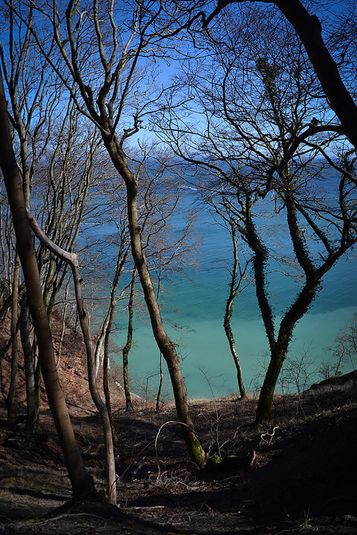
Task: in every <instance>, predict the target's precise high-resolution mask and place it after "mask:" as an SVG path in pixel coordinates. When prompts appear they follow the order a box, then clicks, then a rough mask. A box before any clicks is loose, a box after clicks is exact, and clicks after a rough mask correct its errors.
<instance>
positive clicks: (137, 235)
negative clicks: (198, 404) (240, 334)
mask: <svg viewBox="0 0 357 535" xmlns="http://www.w3.org/2000/svg"><path fill="white" fill-rule="evenodd" d="M126 186H127V203H128V218H129V230H130V238H131V247H132V253H133V258H134V261H135V265H136V268H137V270H138V273H139V277H140V282H141V286H142V288H143V292H144V296H145V301H146V305H147V308H148V311H149V315H150V320H151V325H152V330H153V334H154V337H155V339H156V343H157V345H158V347H159V350H160V351H161V353H162V354H163V357H164V359H165V361H166V364H167V367H168V369H169V374H170V378H171V383H172V388H173V392H174V397H175V405H176V411H177V416H178V419H179V421H180V422H182V423H184V424H185V425H184V426H182V427H183V433H184V438H185V442H186V446H187V450H188V452H189V455H190V456H191V458H192V460H193V461H194V462H195V463H196V464H197V465H198V466H203V465H204V464H205V461H206V453H205V451H204V449H203V447H202V445H201V442H200V440H199V438H198V436H197V434H196V432H195V430H194V427H193V423H192V420H191V418H190V415H189V410H188V403H187V393H186V387H185V383H184V379H183V376H182V372H181V368H180V361H179V357H178V354H177V352H176V348H175V344H174V343H173V341H172V340H171V339H170V338H169V336H168V335H167V333H166V330H165V328H164V325H163V322H162V318H161V313H160V307H159V304H158V302H157V299H156V295H155V291H154V287H153V284H152V280H151V276H150V273H149V269H148V266H147V261H146V258H145V255H144V253H143V250H142V243H141V229H140V225H139V219H138V213H137V188H136V184H135V182H134V181H133V179H132V178H131V181H130V182H129V180H128V179H127V180H126Z"/></svg>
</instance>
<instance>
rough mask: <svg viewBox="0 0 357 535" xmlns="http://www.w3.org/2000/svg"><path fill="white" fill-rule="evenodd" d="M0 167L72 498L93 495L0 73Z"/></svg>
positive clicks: (49, 400)
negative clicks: (58, 355)
mask: <svg viewBox="0 0 357 535" xmlns="http://www.w3.org/2000/svg"><path fill="white" fill-rule="evenodd" d="M0 146H1V151H0V167H1V170H2V172H3V175H4V180H5V185H6V189H7V195H8V201H9V205H10V209H11V214H12V219H13V224H14V229H15V234H16V240H17V249H18V253H19V256H20V261H21V266H22V270H23V273H24V279H25V285H26V288H27V296H28V303H29V307H30V312H31V316H32V320H33V325H34V329H35V333H36V337H37V343H38V348H39V359H40V362H41V369H42V374H43V378H44V382H45V386H46V392H47V397H48V402H49V405H50V408H51V411H52V414H53V419H54V421H55V425H56V429H57V432H58V435H59V437H60V441H61V444H62V448H63V452H64V458H65V463H66V466H67V470H68V475H69V477H70V480H71V484H72V492H73V497H74V498H81V497H84V496H87V495H89V494H91V493H92V492H93V482H92V479H91V477H90V475H89V474H88V472H87V471H86V470H85V467H84V464H83V459H82V456H81V452H80V450H79V447H78V443H77V441H76V439H75V436H74V432H73V427H72V424H71V421H70V418H69V414H68V409H67V405H66V402H65V398H64V395H63V392H62V389H61V386H60V382H59V377H58V373H57V368H56V359H55V354H54V350H53V343H52V336H51V331H50V327H49V323H48V319H47V313H46V309H45V306H44V303H43V298H42V290H41V283H40V275H39V271H38V265H37V262H36V255H35V251H34V249H33V240H32V233H31V229H30V225H29V221H28V218H27V214H26V207H25V200H24V194H23V189H22V183H21V178H20V175H19V170H18V167H17V163H16V159H15V155H14V151H13V148H12V141H11V133H10V128H9V122H8V115H7V105H6V98H5V93H4V87H3V83H2V74H1V71H0Z"/></svg>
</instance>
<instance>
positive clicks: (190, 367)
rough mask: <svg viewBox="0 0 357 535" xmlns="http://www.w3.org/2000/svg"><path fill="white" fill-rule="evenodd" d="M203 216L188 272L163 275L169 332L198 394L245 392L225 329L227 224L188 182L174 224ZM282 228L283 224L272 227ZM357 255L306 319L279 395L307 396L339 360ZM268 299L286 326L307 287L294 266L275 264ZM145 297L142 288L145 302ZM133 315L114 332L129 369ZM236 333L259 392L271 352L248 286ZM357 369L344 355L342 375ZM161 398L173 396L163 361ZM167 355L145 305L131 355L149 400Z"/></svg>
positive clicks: (248, 382)
mask: <svg viewBox="0 0 357 535" xmlns="http://www.w3.org/2000/svg"><path fill="white" fill-rule="evenodd" d="M192 209H193V210H194V211H195V214H196V216H195V220H194V223H193V227H192V243H191V245H192V247H191V248H192V251H191V253H190V257H189V261H188V262H187V265H186V266H185V265H184V266H183V267H182V269H181V270H180V271H175V270H173V271H170V269H167V270H166V272H164V275H163V280H162V285H161V291H160V295H159V300H160V304H161V311H162V316H163V320H164V323H165V326H166V328H167V331H168V333H169V335H170V336H171V338H172V340H173V341H174V343H175V344H176V347H177V351H178V353H179V355H180V359H181V365H182V371H183V375H184V377H185V381H186V387H187V391H188V396H189V397H190V398H214V397H218V396H227V395H236V394H237V393H238V386H237V376H236V371H235V366H234V363H233V360H232V357H231V355H230V351H229V345H228V341H227V338H226V336H225V332H224V328H223V317H224V310H225V304H226V299H227V295H228V289H229V281H230V269H231V265H232V246H231V238H230V233H229V232H228V230H227V228H225V227H224V226H222V224H220V220H219V218H217V215H215V214H214V213H213V212H212V209H210V208H209V207H208V206H207V205H205V204H204V203H202V201H201V199H200V196H199V193H198V191H196V189H195V188H193V187H187V186H183V187H182V190H181V201H180V207H179V210H178V211H177V212H176V213H175V214H174V216H173V218H172V221H171V227H172V229H173V232H174V233H177V235H179V234H180V232H181V231H182V229H183V228H184V226H185V221H186V216H187V214H189V213H190V212H191V210H192ZM263 211H264V210H263V209H262V212H263ZM277 221H278V222H276V220H275V219H274V220H270V219H269V217H266V218H265V219H264V217H261V218H260V221H259V224H260V225H261V229H262V231H261V232H262V235H263V236H265V239H266V242H267V244H268V245H269V249H270V250H271V251H272V255H273V256H274V253H277V252H280V253H281V251H282V250H283V249H284V248H285V247H286V248H288V247H289V246H288V240H287V239H286V234H284V231H283V229H282V226H281V225H280V223H279V218H278V220H277ZM274 224H275V225H276V226H275V227H274ZM356 274H357V271H356V252H353V251H349V252H347V254H346V255H345V256H344V257H343V258H341V259H340V260H339V261H338V262H337V263H336V264H335V265H334V266H333V268H332V269H331V270H330V271H329V273H327V274H326V276H325V277H324V280H323V283H322V285H321V288H320V290H319V292H318V295H317V297H316V299H315V301H314V302H313V304H312V306H311V307H310V309H309V311H308V313H307V314H306V315H305V316H304V317H303V318H302V319H301V320H300V321H299V322H298V324H297V326H296V328H295V330H294V333H293V339H292V341H291V343H290V347H289V351H288V355H287V360H286V369H287V370H289V373H285V374H284V373H283V374H282V376H281V380H280V381H279V383H278V387H277V389H278V390H283V391H296V390H299V391H301V390H304V389H305V388H307V387H308V386H310V385H311V384H312V383H313V382H316V381H318V380H321V379H322V378H323V375H322V373H321V368H322V366H323V365H324V364H326V363H329V364H331V366H332V368H333V364H334V362H335V361H336V359H335V354H336V352H335V351H334V346H335V345H336V338H337V337H338V336H340V335H341V333H343V332H345V331H346V329H348V327H349V325H351V323H352V321H353V318H354V314H355V313H356V312H357V285H356ZM268 281H269V285H268V290H269V298H270V300H271V302H272V306H273V310H274V312H275V322H276V326H277V327H278V325H279V322H280V319H281V316H282V314H283V313H284V311H286V310H287V308H288V307H289V305H290V304H291V303H292V302H293V300H294V298H295V296H296V292H297V289H298V287H299V281H298V280H296V278H294V277H293V276H292V273H290V271H289V267H286V266H280V267H279V265H278V264H274V263H271V264H269V266H268ZM139 301H140V290H139V293H138V302H139ZM126 322H127V313H126V310H125V306H123V305H120V306H118V308H117V313H116V321H115V325H116V329H115V331H114V332H113V334H112V353H111V356H112V359H113V361H114V362H115V363H116V364H118V366H120V365H121V358H122V356H121V351H120V349H121V347H122V346H123V344H124V343H125V337H126V325H127V323H126ZM231 324H232V329H233V332H234V336H235V339H236V345H237V351H238V354H239V358H240V361H241V366H242V370H243V379H244V383H245V387H246V389H247V390H248V391H250V392H252V393H257V392H258V391H259V387H260V385H261V383H262V380H263V378H264V373H265V370H266V366H267V364H268V361H269V347H268V341H267V338H266V335H265V330H264V325H263V322H262V319H261V315H260V311H259V307H258V305H257V300H256V295H255V287H254V283H253V282H252V281H251V280H248V281H247V284H246V285H245V288H244V291H242V293H240V294H238V296H237V297H236V300H235V304H234V312H233V317H232V321H231ZM355 367H357V362H356V360H355V359H353V358H346V359H345V360H344V362H343V367H342V371H344V372H347V371H350V370H351V369H353V368H355ZM163 369H164V384H163V393H162V401H163V402H165V401H167V400H169V399H171V398H172V390H171V387H170V381H169V379H168V375H167V370H166V366H165V363H164V364H163ZM159 371H160V352H159V350H158V348H157V345H156V343H155V340H154V337H153V335H152V331H151V326H150V321H149V317H148V314H147V312H146V310H145V307H144V306H140V307H138V309H137V312H136V313H135V317H134V336H133V347H132V350H131V353H130V356H129V373H130V378H131V390H132V391H133V392H134V393H135V394H137V395H139V396H140V397H142V398H144V399H145V400H151V399H154V398H155V396H156V392H157V388H158V384H159V378H160V375H159Z"/></svg>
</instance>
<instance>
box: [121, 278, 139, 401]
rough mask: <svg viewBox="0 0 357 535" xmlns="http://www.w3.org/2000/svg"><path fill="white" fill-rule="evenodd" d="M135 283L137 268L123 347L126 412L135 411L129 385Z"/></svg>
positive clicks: (131, 289) (129, 302)
mask: <svg viewBox="0 0 357 535" xmlns="http://www.w3.org/2000/svg"><path fill="white" fill-rule="evenodd" d="M135 283H136V268H134V269H133V272H132V276H131V282H130V294H129V301H128V330H127V336H126V343H125V346H124V347H123V387H124V395H125V410H126V411H133V410H134V407H133V402H132V399H131V393H130V384H129V353H130V350H131V346H132V343H133V320H134V295H135Z"/></svg>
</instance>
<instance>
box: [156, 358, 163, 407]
mask: <svg viewBox="0 0 357 535" xmlns="http://www.w3.org/2000/svg"><path fill="white" fill-rule="evenodd" d="M163 381H164V373H163V369H162V353H160V363H159V388H158V389H157V394H156V410H157V411H159V410H160V398H161V391H162V383H163Z"/></svg>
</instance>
